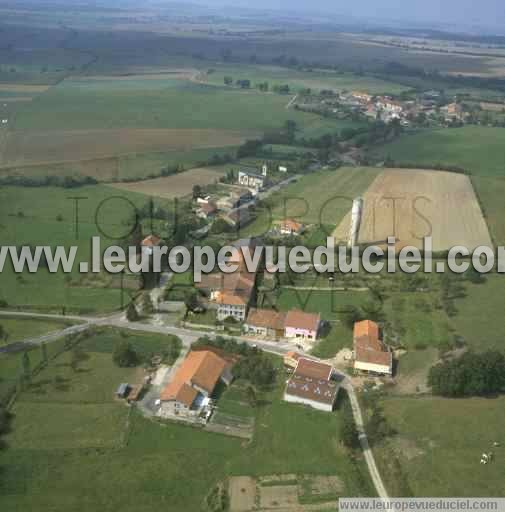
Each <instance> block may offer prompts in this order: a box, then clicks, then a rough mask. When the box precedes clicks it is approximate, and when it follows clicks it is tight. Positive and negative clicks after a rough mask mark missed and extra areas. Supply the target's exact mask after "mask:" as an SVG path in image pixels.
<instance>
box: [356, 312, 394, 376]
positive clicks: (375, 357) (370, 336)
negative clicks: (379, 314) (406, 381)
mask: <svg viewBox="0 0 505 512" xmlns="http://www.w3.org/2000/svg"><path fill="white" fill-rule="evenodd" d="M354 369H355V370H358V371H360V372H366V373H370V374H375V375H392V374H393V354H392V353H391V351H390V349H389V347H388V346H387V345H385V344H384V342H383V341H381V339H380V330H379V326H378V325H377V324H376V323H375V322H372V321H371V320H363V321H362V322H357V323H355V324H354Z"/></svg>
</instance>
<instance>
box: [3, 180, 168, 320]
mask: <svg viewBox="0 0 505 512" xmlns="http://www.w3.org/2000/svg"><path fill="white" fill-rule="evenodd" d="M118 196H120V197H118ZM75 197H78V198H81V199H80V200H78V204H79V207H78V223H77V228H76V222H75V221H76V211H77V209H76V200H75V199H73V198H75ZM146 201H147V197H146V196H143V195H140V194H135V193H128V192H124V191H121V192H118V191H117V190H114V189H112V188H109V187H107V186H87V187H81V188H79V189H78V190H72V189H64V188H54V187H44V188H27V187H2V188H1V189H0V219H1V220H0V233H1V238H2V244H3V245H4V244H5V245H15V246H18V247H21V246H23V245H31V246H37V245H39V246H45V245H50V246H52V247H56V246H59V245H63V246H65V247H67V248H68V247H70V246H72V245H75V246H76V247H77V248H78V250H77V255H76V262H81V261H90V254H91V237H93V236H99V237H100V238H101V244H102V247H103V248H105V247H107V246H109V245H117V243H118V239H119V238H122V237H124V236H126V235H127V234H128V233H129V232H130V230H131V229H132V225H131V223H129V222H130V221H129V220H128V219H131V218H132V214H133V213H134V207H141V206H143V205H145V203H146ZM163 204H164V205H165V207H166V208H168V209H170V205H168V206H167V204H168V203H163ZM78 270H79V269H78V268H77V264H74V271H73V272H72V274H68V275H65V274H64V273H63V272H61V271H60V272H58V273H55V274H52V273H50V272H49V271H48V270H47V269H46V268H40V269H39V270H38V272H36V273H30V272H28V271H27V270H25V272H23V273H20V274H18V273H16V272H14V269H13V268H12V266H11V264H10V263H9V262H8V263H6V265H5V268H4V270H3V272H2V273H1V275H0V283H1V285H0V297H1V298H2V299H4V300H6V301H7V302H8V303H9V305H11V306H20V307H24V308H32V307H33V308H40V309H45V310H54V311H58V312H60V311H61V310H62V308H63V307H65V308H66V310H67V312H69V311H80V312H83V313H85V312H93V311H99V312H101V313H106V312H109V311H114V310H117V309H118V308H119V307H120V305H121V290H120V277H118V276H115V277H112V276H111V275H109V274H106V273H101V274H97V275H94V276H93V275H89V274H86V275H84V274H79V272H78ZM128 282H129V278H128V277H127V278H126V280H125V284H128ZM133 288H135V286H133Z"/></svg>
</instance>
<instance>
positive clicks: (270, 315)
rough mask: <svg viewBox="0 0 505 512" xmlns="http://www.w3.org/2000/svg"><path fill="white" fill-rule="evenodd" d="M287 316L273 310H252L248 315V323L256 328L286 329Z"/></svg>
mask: <svg viewBox="0 0 505 512" xmlns="http://www.w3.org/2000/svg"><path fill="white" fill-rule="evenodd" d="M285 318H286V314H285V313H282V312H280V311H275V310H273V309H255V308H252V309H251V310H250V311H249V314H248V315H247V321H246V323H247V324H248V325H254V326H256V327H266V328H268V329H275V330H282V329H284V320H285Z"/></svg>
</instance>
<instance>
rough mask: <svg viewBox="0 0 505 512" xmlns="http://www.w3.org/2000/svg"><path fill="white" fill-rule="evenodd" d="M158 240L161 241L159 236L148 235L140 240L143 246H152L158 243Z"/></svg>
mask: <svg viewBox="0 0 505 512" xmlns="http://www.w3.org/2000/svg"><path fill="white" fill-rule="evenodd" d="M160 242H161V238H160V237H159V236H156V235H149V236H146V237H145V238H144V240H142V244H141V245H142V246H143V247H154V246H156V245H159V243H160Z"/></svg>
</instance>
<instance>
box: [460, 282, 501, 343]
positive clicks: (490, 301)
mask: <svg viewBox="0 0 505 512" xmlns="http://www.w3.org/2000/svg"><path fill="white" fill-rule="evenodd" d="M504 283H505V277H504V276H503V274H494V275H493V274H492V275H489V276H488V277H487V280H486V282H485V283H484V284H467V285H466V287H465V288H466V290H465V293H466V296H465V297H464V298H461V299H457V300H456V301H455V305H456V309H457V315H456V316H455V318H454V319H453V324H454V326H455V328H456V330H457V332H458V333H459V334H460V335H462V336H463V337H464V339H465V341H466V343H467V344H468V345H469V346H470V347H472V348H473V349H475V350H478V351H482V350H487V349H496V350H502V351H503V350H504V348H505V341H504V340H505V325H504V324H503V323H502V322H500V321H495V319H498V318H500V316H499V315H501V313H500V311H503V308H504V307H505V296H504V294H503V286H504Z"/></svg>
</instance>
